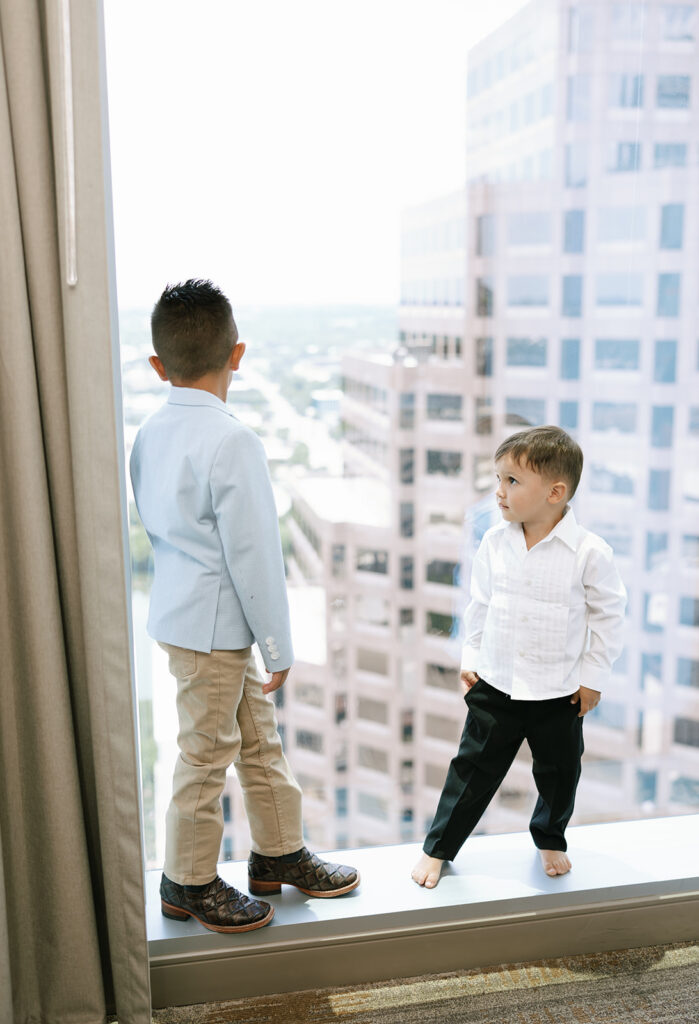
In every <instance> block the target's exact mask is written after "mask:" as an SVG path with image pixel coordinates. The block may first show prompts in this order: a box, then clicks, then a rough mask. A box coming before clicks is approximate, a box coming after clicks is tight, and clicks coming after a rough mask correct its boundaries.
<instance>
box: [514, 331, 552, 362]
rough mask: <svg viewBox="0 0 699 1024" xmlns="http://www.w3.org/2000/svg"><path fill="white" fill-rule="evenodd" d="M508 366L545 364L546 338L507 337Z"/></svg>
mask: <svg viewBox="0 0 699 1024" xmlns="http://www.w3.org/2000/svg"><path fill="white" fill-rule="evenodd" d="M507 365H508V366H546V338H508V339H507Z"/></svg>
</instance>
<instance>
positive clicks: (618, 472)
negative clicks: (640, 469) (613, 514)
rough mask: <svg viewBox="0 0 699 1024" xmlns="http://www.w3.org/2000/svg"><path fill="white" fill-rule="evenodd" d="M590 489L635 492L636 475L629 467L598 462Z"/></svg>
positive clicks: (593, 472)
mask: <svg viewBox="0 0 699 1024" xmlns="http://www.w3.org/2000/svg"><path fill="white" fill-rule="evenodd" d="M590 489H591V490H593V491H596V492H597V493H598V494H633V493H634V476H633V473H632V471H630V470H629V469H624V468H622V467H620V466H605V465H601V464H600V463H597V464H594V465H593V466H592V474H591V477H590ZM605 536H606V534H605Z"/></svg>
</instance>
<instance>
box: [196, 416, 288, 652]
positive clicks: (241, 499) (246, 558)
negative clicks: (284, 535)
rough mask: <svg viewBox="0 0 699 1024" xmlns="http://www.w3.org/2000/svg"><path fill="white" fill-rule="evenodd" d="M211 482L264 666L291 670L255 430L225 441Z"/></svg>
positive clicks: (279, 565)
mask: <svg viewBox="0 0 699 1024" xmlns="http://www.w3.org/2000/svg"><path fill="white" fill-rule="evenodd" d="M210 486H211V501H212V506H213V511H214V515H215V516H216V521H217V524H218V529H219V533H220V536H221V542H222V545H223V554H224V557H225V560H226V565H227V567H228V571H229V573H230V575H231V579H232V580H233V586H234V587H235V590H236V593H237V595H238V599H239V601H240V603H241V606H242V609H243V613H244V615H245V618H246V620H247V623H248V625H249V627H250V631H251V632H252V634H253V636H254V637H255V640H256V642H257V645H258V647H259V648H260V652H261V654H262V660H263V661H264V664H265V668H267V669H268V671H270V672H280V671H282V670H284V669H286V668H290V667H291V665H292V664H293V661H294V652H293V648H292V643H291V626H290V622H289V602H288V599H287V593H286V579H285V576H284V559H283V556H282V547H281V538H280V536H279V520H278V517H277V509H276V505H275V503H274V495H273V493H272V483H271V480H270V477H269V470H268V468H267V457H266V455H265V450H264V447H263V445H262V442H261V441H260V439H259V437H258V436H257V434H255V433H253V432H252V431H251V430H247V429H246V430H241V431H237V432H235V433H232V434H230V435H229V436H227V437H226V438H225V439H224V440H223V441H222V442H221V444H220V446H219V448H218V451H217V453H216V456H215V458H214V461H213V464H212V467H211V479H210Z"/></svg>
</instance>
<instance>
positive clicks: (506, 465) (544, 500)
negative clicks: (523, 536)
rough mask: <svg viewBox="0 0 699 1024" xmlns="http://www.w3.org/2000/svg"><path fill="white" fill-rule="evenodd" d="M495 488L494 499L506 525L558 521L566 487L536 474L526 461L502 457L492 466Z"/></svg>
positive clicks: (563, 505) (507, 456)
mask: <svg viewBox="0 0 699 1024" xmlns="http://www.w3.org/2000/svg"><path fill="white" fill-rule="evenodd" d="M495 473H496V476H497V478H498V486H497V489H496V491H495V497H496V498H497V500H498V506H499V507H500V511H501V512H502V516H503V519H505V520H507V522H508V523H523V524H525V525H528V524H532V525H534V524H537V523H542V524H543V523H549V522H551V520H555V519H560V517H561V514H562V512H563V509H564V508H565V500H566V495H567V493H568V488H567V486H566V484H565V483H564V482H563V481H560V480H559V481H552V480H548V479H547V478H546V477H543V476H541V474H540V473H537V472H536V471H535V470H533V469H532V468H531V467H530V466H528V465H527V463H526V462H524V461H523V462H521V463H519V462H515V460H514V459H513V458H512V456H511V455H503V457H502V458H501V459H498V461H497V462H496V463H495Z"/></svg>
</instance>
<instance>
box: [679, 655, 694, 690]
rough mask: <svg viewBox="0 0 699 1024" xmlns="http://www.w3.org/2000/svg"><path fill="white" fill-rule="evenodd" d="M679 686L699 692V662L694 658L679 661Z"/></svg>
mask: <svg viewBox="0 0 699 1024" xmlns="http://www.w3.org/2000/svg"><path fill="white" fill-rule="evenodd" d="M677 685H678V686H689V687H692V688H693V689H695V690H699V661H694V660H693V659H692V658H678V659H677Z"/></svg>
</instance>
